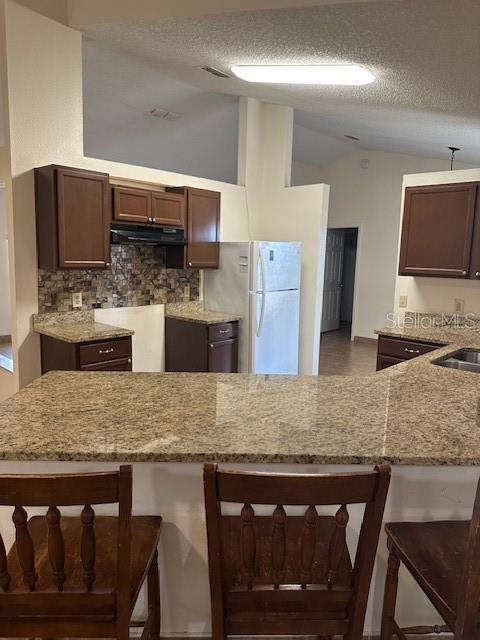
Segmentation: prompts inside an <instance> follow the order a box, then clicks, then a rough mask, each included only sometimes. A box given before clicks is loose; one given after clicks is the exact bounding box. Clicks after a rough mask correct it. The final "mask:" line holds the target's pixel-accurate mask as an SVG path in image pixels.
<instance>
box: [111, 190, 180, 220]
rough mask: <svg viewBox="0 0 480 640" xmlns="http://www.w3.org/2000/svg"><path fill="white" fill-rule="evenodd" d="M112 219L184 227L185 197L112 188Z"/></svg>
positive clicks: (149, 191)
mask: <svg viewBox="0 0 480 640" xmlns="http://www.w3.org/2000/svg"><path fill="white" fill-rule="evenodd" d="M113 219H114V220H118V221H119V222H120V221H122V222H136V223H137V224H159V225H163V226H167V227H184V226H185V196H184V195H183V194H180V193H171V192H169V191H151V190H148V189H137V188H133V187H120V186H116V187H114V188H113Z"/></svg>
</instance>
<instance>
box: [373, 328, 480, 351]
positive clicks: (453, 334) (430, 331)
mask: <svg viewBox="0 0 480 640" xmlns="http://www.w3.org/2000/svg"><path fill="white" fill-rule="evenodd" d="M375 333H377V334H378V335H381V336H392V337H394V338H405V339H411V340H420V341H423V342H431V343H433V344H438V345H447V344H458V343H461V345H462V346H463V347H467V346H480V326H479V327H478V328H475V327H474V328H466V327H458V328H455V327H448V326H446V327H435V326H433V327H421V326H402V327H383V328H382V329H376V330H375Z"/></svg>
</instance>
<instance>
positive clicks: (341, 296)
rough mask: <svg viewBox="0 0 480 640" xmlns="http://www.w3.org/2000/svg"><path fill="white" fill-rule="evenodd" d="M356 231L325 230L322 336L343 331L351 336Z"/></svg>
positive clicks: (347, 229)
mask: <svg viewBox="0 0 480 640" xmlns="http://www.w3.org/2000/svg"><path fill="white" fill-rule="evenodd" d="M357 243H358V228H357V227H347V228H344V229H332V228H330V229H327V243H326V251H325V276H324V284H323V310H322V333H327V332H330V331H338V330H339V329H341V330H342V332H343V333H344V334H348V336H349V337H351V333H352V319H353V304H354V294H355V268H356V264H357Z"/></svg>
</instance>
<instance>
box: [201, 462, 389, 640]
mask: <svg viewBox="0 0 480 640" xmlns="http://www.w3.org/2000/svg"><path fill="white" fill-rule="evenodd" d="M389 482H390V467H388V466H387V465H382V466H380V467H376V468H375V470H374V471H373V472H369V473H345V474H335V475H310V474H309V475H293V474H271V475H269V474H266V473H242V472H238V471H220V470H218V469H217V466H216V465H212V464H207V465H205V467H204V483H205V507H206V517H207V535H208V561H209V570H210V592H211V608H212V632H213V640H221V639H223V638H225V636H226V635H319V636H322V637H330V636H333V635H337V634H338V635H341V636H343V637H344V638H347V639H348V640H359V639H360V638H361V637H362V632H363V625H364V619H365V609H366V606H367V599H368V592H369V588H370V581H371V576H372V570H373V565H374V562H375V556H376V549H377V544H378V536H379V533H380V528H381V524H382V517H383V510H384V507H385V499H386V496H387V491H388V485H389ZM223 503H237V504H239V505H243V506H242V507H241V510H240V514H239V515H225V514H224V513H222V505H223ZM348 504H365V511H364V517H363V523H362V528H361V531H360V537H359V541H358V546H357V550H356V555H355V560H354V564H353V567H352V562H351V559H350V554H349V552H348V548H347V545H346V537H345V536H346V527H347V524H348V520H349V514H348V511H347V505H348ZM253 505H269V506H271V507H272V511H273V513H272V515H268V516H263V515H256V513H255V509H254V506H253ZM293 505H297V506H299V505H300V506H303V507H306V510H305V512H304V515H303V516H302V515H300V516H298V515H287V512H286V511H285V509H284V506H293ZM317 505H340V507H339V509H338V511H337V512H336V515H335V516H322V515H319V514H318V512H317V509H316V506H317ZM255 508H256V507H255Z"/></svg>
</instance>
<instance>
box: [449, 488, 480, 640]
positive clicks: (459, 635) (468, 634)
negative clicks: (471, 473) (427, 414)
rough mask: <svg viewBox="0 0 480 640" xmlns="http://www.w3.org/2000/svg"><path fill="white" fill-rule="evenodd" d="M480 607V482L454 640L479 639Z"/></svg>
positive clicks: (471, 524)
mask: <svg viewBox="0 0 480 640" xmlns="http://www.w3.org/2000/svg"><path fill="white" fill-rule="evenodd" d="M479 607H480V480H479V481H478V484H477V491H476V494H475V502H474V505H473V512H472V520H471V522H470V528H469V533H468V541H467V549H466V553H465V561H464V566H463V576H462V580H461V582H460V584H459V593H458V606H457V618H456V623H455V634H454V638H455V640H464V639H465V638H472V639H473V638H477V637H479V636H478V634H479V630H478V629H479Z"/></svg>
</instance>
